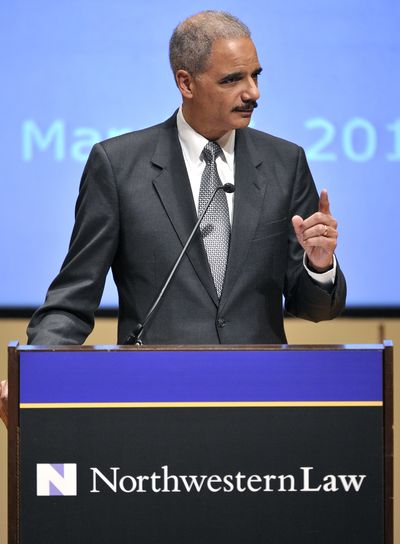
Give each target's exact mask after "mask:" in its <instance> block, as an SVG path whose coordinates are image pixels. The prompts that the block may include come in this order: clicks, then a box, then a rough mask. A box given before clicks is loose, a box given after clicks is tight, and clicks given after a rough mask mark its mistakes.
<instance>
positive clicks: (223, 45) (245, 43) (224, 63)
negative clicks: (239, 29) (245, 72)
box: [209, 38, 259, 70]
mask: <svg viewBox="0 0 400 544" xmlns="http://www.w3.org/2000/svg"><path fill="white" fill-rule="evenodd" d="M258 66H259V60H258V56H257V50H256V48H255V45H254V43H253V41H252V40H251V38H238V39H218V40H216V41H215V42H214V43H213V46H212V49H211V55H210V64H209V68H211V69H212V68H213V67H214V68H217V67H218V68H222V69H224V70H225V69H228V70H231V69H235V68H240V67H243V68H247V67H248V68H250V69H255V68H257V67H258Z"/></svg>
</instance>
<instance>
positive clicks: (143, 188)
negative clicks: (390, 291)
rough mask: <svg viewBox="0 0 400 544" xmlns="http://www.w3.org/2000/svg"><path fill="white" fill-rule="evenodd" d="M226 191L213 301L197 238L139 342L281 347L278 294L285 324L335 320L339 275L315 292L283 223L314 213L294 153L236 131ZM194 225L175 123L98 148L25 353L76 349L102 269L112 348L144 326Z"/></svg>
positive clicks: (341, 292)
mask: <svg viewBox="0 0 400 544" xmlns="http://www.w3.org/2000/svg"><path fill="white" fill-rule="evenodd" d="M235 186H236V191H235V204H234V215H233V224H232V236H231V245H230V251H229V259H228V265H227V271H226V276H225V283H224V288H223V292H222V296H221V299H220V301H219V300H218V297H217V294H216V291H215V287H214V284H213V280H212V277H211V273H210V269H209V266H208V261H207V257H206V254H205V251H204V247H203V243H202V241H201V238H200V236H199V235H197V236H196V237H195V238H194V240H193V241H192V244H191V246H190V248H189V251H188V254H187V257H185V258H184V260H183V261H182V263H181V265H180V267H179V269H178V271H177V274H176V276H175V278H174V280H173V282H172V284H171V285H170V287H169V288H168V290H167V292H166V294H165V297H164V299H163V300H162V302H161V305H160V306H159V308H158V310H157V312H156V313H155V315H154V316H153V318H152V320H151V321H150V322H149V325H148V327H147V330H146V331H145V333H144V335H143V340H144V342H145V343H147V344H218V343H223V344H239V343H254V344H257V343H258V344H259V343H285V342H286V336H285V333H284V329H283V317H282V295H284V297H285V306H286V308H287V310H288V311H289V312H290V313H292V314H294V315H296V316H300V317H303V318H305V319H310V320H312V321H319V320H323V319H331V318H333V317H335V316H336V315H338V314H339V313H340V311H341V310H342V309H343V307H344V302H345V292H346V287H345V280H344V277H343V275H342V272H341V271H340V269H339V270H338V273H337V278H336V283H335V285H334V286H333V288H332V289H330V290H327V289H323V288H321V287H320V286H318V285H317V284H316V283H315V282H313V280H312V279H311V278H310V277H309V275H308V274H307V272H306V271H305V269H304V267H303V264H302V257H303V250H302V248H301V247H300V246H299V244H298V242H297V240H296V237H295V235H294V232H293V229H292V226H291V217H292V216H293V215H295V214H299V215H301V216H302V217H307V216H309V215H311V214H312V213H313V212H315V211H316V210H317V209H318V194H317V191H316V189H315V186H314V182H313V180H312V177H311V174H310V171H309V168H308V165H307V162H306V158H305V155H304V151H303V150H302V149H301V148H300V147H298V146H296V145H295V144H292V143H289V142H286V141H284V140H281V139H279V138H275V137H273V136H270V135H268V134H265V133H262V132H259V131H256V130H252V129H241V130H237V133H236V147H235ZM195 221H196V210H195V205H194V202H193V197H192V192H191V188H190V183H189V179H188V175H187V171H186V168H185V163H184V159H183V155H182V151H181V147H180V144H179V140H178V133H177V128H176V115H174V116H173V117H171V118H170V119H169V120H167V121H166V122H164V123H162V124H160V125H157V126H154V127H150V128H148V129H145V130H141V131H137V132H132V133H129V134H125V135H123V136H118V137H116V138H112V139H110V140H106V141H104V142H102V143H99V144H96V145H95V146H94V148H93V150H92V152H91V154H90V156H89V159H88V162H87V164H86V167H85V170H84V172H83V176H82V181H81V187H80V193H79V198H78V201H77V205H76V222H75V226H74V229H73V233H72V238H71V244H70V248H69V252H68V255H67V257H66V259H65V261H64V263H63V265H62V268H61V271H60V273H59V275H58V276H57V277H56V279H55V280H54V281H53V283H52V284H51V286H50V289H49V291H48V294H47V297H46V301H45V303H44V305H43V306H41V307H40V308H39V309H38V310H37V311H36V312H35V314H34V315H33V317H32V320H31V323H30V325H29V328H28V336H29V342H30V343H32V344H48V345H55V344H76V343H81V342H83V341H84V340H85V338H86V336H87V335H88V334H89V333H90V331H91V330H92V328H93V323H94V312H95V310H96V308H97V307H98V305H99V302H100V299H101V295H102V291H103V288H104V282H105V278H106V274H107V271H108V270H109V268H110V266H111V267H112V271H113V275H114V280H115V283H116V285H117V288H118V293H119V328H118V342H119V343H122V342H123V341H124V340H125V338H126V337H127V336H128V334H129V333H130V332H131V331H132V329H134V328H135V325H136V324H137V323H138V322H141V321H142V320H143V319H144V316H145V315H146V313H147V311H148V309H149V307H150V305H151V303H152V302H153V300H154V299H155V297H156V295H157V293H158V291H159V289H160V288H161V286H162V284H163V282H164V281H165V279H166V277H167V275H168V273H169V271H170V269H171V268H172V266H173V263H174V261H175V259H176V258H177V255H178V254H179V252H180V250H181V248H182V245H183V244H184V243H185V241H186V239H187V237H188V236H189V233H190V231H191V229H192V227H193V225H194V223H195Z"/></svg>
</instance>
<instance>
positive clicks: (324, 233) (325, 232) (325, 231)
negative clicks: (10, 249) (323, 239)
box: [322, 225, 328, 236]
mask: <svg viewBox="0 0 400 544" xmlns="http://www.w3.org/2000/svg"><path fill="white" fill-rule="evenodd" d="M324 227H325V230H324V232H323V233H322V236H328V225H324Z"/></svg>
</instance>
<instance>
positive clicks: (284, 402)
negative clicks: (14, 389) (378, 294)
mask: <svg viewBox="0 0 400 544" xmlns="http://www.w3.org/2000/svg"><path fill="white" fill-rule="evenodd" d="M18 354H19V358H20V399H19V400H20V422H19V423H20V437H21V450H20V465H19V470H20V481H19V484H20V501H19V519H20V527H19V537H20V540H19V541H20V542H21V544H30V543H32V544H33V543H35V544H36V543H37V542H40V543H41V544H42V543H47V542H49V543H53V542H57V544H63V543H68V544H69V543H70V542H82V543H87V542H96V544H97V543H103V542H104V543H107V544H109V543H110V542H112V543H113V544H114V543H125V542H126V543H131V542H134V541H137V542H140V544H146V543H154V542H162V543H163V544H164V543H166V544H168V543H171V544H172V543H173V544H179V543H182V544H187V543H188V542H190V543H191V544H196V543H199V544H200V543H201V544H204V542H211V543H213V542H216V543H218V544H221V543H222V544H224V543H227V544H228V543H229V544H232V543H233V544H235V543H240V544H243V543H247V542H249V543H250V542H251V543H252V544H253V543H258V542H260V543H264V542H271V543H273V544H285V543H288V544H289V543H290V544H293V542H295V543H296V544H303V543H304V544H314V543H315V544H322V543H323V544H329V543H332V544H333V543H335V544H336V543H337V542H346V544H359V543H360V542H368V544H375V543H379V544H390V542H389V540H387V539H386V540H385V508H384V505H385V482H384V478H383V474H384V470H385V459H384V442H385V435H384V425H383V422H384V395H383V390H384V364H383V347H382V346H373V347H368V348H364V349H356V347H348V348H347V349H328V348H324V347H321V348H319V349H311V350H307V349H305V348H297V349H295V348H290V347H287V346H286V347H285V348H284V349H271V348H269V349H262V348H258V349H256V350H249V349H243V348H242V349H239V350H234V349H229V348H228V349H225V350H215V349H214V350H213V349H207V348H202V349H199V350H196V349H193V350H190V349H185V351H181V350H176V349H162V350H152V349H150V348H143V347H142V348H140V349H137V348H134V349H131V350H128V349H121V350H118V349H111V350H108V349H107V348H106V349H104V350H101V349H99V348H97V349H96V350H88V349H85V350H79V349H73V350H62V349H59V350H57V349H56V350H54V351H46V350H40V349H21V350H19V352H18ZM387 535H388V532H387V531H386V536H387Z"/></svg>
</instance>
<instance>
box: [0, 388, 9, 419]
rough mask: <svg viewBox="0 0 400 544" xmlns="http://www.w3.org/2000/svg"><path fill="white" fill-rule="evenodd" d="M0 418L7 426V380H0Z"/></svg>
mask: <svg viewBox="0 0 400 544" xmlns="http://www.w3.org/2000/svg"><path fill="white" fill-rule="evenodd" d="M0 419H1V420H2V421H3V422H4V424H5V426H6V427H7V423H8V382H7V381H6V380H2V381H1V382H0Z"/></svg>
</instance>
